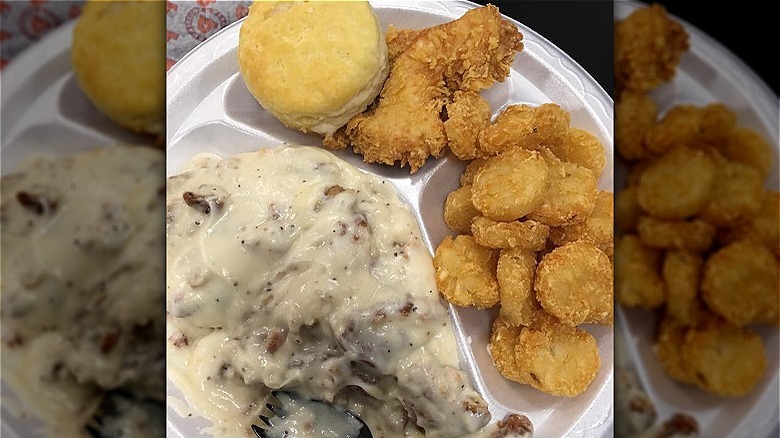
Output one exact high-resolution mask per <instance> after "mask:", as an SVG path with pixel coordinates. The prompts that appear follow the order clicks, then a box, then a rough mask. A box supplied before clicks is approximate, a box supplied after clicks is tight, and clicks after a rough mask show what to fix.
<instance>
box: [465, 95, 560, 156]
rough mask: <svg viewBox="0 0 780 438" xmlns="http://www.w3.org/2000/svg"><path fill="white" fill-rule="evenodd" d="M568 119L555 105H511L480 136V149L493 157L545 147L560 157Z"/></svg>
mask: <svg viewBox="0 0 780 438" xmlns="http://www.w3.org/2000/svg"><path fill="white" fill-rule="evenodd" d="M570 121H571V116H570V115H569V113H568V111H566V110H564V109H563V108H561V107H560V106H559V105H557V104H554V103H545V104H542V105H539V106H531V105H510V106H508V107H506V108H505V109H504V110H503V111H502V112H501V113H500V114H499V115H498V116H497V117H496V119H495V121H494V122H493V124H492V125H490V126H489V127H487V128H485V129H484V130H482V132H481V133H480V134H479V149H480V150H481V151H482V152H483V153H484V154H486V155H496V154H501V153H503V152H506V151H508V150H510V149H512V148H516V147H521V148H524V149H529V150H541V149H540V148H547V149H549V150H551V151H552V152H553V153H555V154H556V155H557V156H559V157H561V156H562V152H563V144H564V142H565V140H566V134H567V132H568V129H569V123H570Z"/></svg>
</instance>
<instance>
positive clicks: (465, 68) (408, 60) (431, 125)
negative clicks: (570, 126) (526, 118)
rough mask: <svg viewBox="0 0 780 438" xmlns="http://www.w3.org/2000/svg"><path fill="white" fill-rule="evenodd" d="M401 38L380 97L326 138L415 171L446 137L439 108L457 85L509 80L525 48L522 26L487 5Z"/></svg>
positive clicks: (473, 87) (329, 143) (467, 87)
mask: <svg viewBox="0 0 780 438" xmlns="http://www.w3.org/2000/svg"><path fill="white" fill-rule="evenodd" d="M395 38H401V41H398V42H397V44H395V47H394V48H393V49H392V50H391V51H390V52H391V56H393V58H392V61H391V63H390V73H389V76H388V78H387V80H386V81H385V83H384V86H383V88H382V91H381V92H380V95H379V99H378V100H377V101H376V102H374V103H373V104H372V105H370V106H369V107H368V108H367V109H366V111H364V112H363V113H361V114H358V115H356V116H355V117H353V118H352V119H350V121H349V122H348V123H347V124H346V126H345V127H344V128H343V129H342V130H340V131H339V132H338V134H336V135H331V136H326V139H325V141H324V142H323V144H324V145H325V146H326V147H330V148H334V147H335V148H338V147H346V146H352V149H353V150H354V151H355V152H356V153H359V154H361V155H363V160H364V161H365V162H368V163H384V164H388V165H393V164H395V163H397V162H399V163H400V165H401V167H404V166H406V165H407V164H408V165H409V167H410V171H411V172H412V173H414V172H416V171H417V170H418V169H419V168H420V167H421V166H422V165H423V164H424V163H425V161H426V160H427V159H428V158H429V157H431V156H433V157H438V156H440V155H441V154H442V152H443V150H444V148H445V146H446V145H447V135H446V133H445V130H444V122H443V121H442V119H441V116H440V115H441V113H442V109H443V108H444V105H445V104H446V103H447V102H449V101H450V98H451V95H452V93H454V92H455V91H457V90H461V91H473V92H478V91H480V90H483V89H486V88H488V87H490V86H491V85H492V84H493V83H495V82H497V81H501V80H503V79H504V78H505V77H506V76H507V75H508V74H509V68H510V66H511V64H512V61H513V60H514V56H515V53H516V52H518V51H520V50H522V48H523V43H522V34H521V33H520V32H519V31H518V29H517V26H515V25H514V24H512V23H511V22H509V21H507V20H504V19H503V18H502V17H501V14H500V13H499V11H498V8H496V7H495V6H492V5H488V6H485V7H481V8H475V9H472V10H469V11H467V12H466V13H465V14H463V16H462V17H460V18H459V19H457V20H454V21H450V22H447V23H443V24H441V25H438V26H433V27H429V28H427V29H423V30H422V31H420V32H419V34H417V35H416V36H415V34H396V35H395ZM402 47H405V49H404V50H402V51H399V49H400V48H402ZM445 84H446V86H445Z"/></svg>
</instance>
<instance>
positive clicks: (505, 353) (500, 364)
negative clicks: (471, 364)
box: [488, 317, 528, 384]
mask: <svg viewBox="0 0 780 438" xmlns="http://www.w3.org/2000/svg"><path fill="white" fill-rule="evenodd" d="M519 339H520V327H513V326H512V325H511V324H509V323H507V322H506V321H504V320H503V319H502V318H501V317H498V318H496V319H495V320H494V321H493V326H492V328H491V330H490V341H489V342H488V351H489V352H490V357H491V358H493V363H494V364H496V368H497V369H498V372H499V373H501V375H502V376H504V377H506V378H507V379H509V380H511V381H513V382H519V383H526V384H527V383H528V376H527V375H523V374H522V373H521V372H520V367H519V366H518V364H517V359H516V357H515V348H516V345H517V341H518V340H519Z"/></svg>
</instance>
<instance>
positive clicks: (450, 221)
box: [444, 185, 480, 234]
mask: <svg viewBox="0 0 780 438" xmlns="http://www.w3.org/2000/svg"><path fill="white" fill-rule="evenodd" d="M479 215H480V213H479V210H477V209H476V207H474V204H473V203H472V202H471V186H470V185H467V186H463V187H460V188H458V189H457V190H454V191H452V192H450V194H449V195H447V199H446V200H445V201H444V222H445V223H447V226H448V227H450V229H451V230H452V231H455V232H456V233H459V234H471V220H472V219H474V218H475V217H477V216H479Z"/></svg>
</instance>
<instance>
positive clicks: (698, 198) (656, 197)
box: [637, 147, 717, 219]
mask: <svg viewBox="0 0 780 438" xmlns="http://www.w3.org/2000/svg"><path fill="white" fill-rule="evenodd" d="M716 175H717V171H716V168H715V161H714V159H713V158H712V156H711V155H710V154H708V153H707V152H705V151H702V150H698V149H692V148H687V147H680V148H677V149H673V150H672V151H670V152H669V153H667V154H666V155H664V156H662V157H661V158H659V159H658V160H656V161H654V162H653V163H652V164H650V165H649V166H648V167H647V169H645V170H644V171H643V172H642V176H641V177H640V179H639V185H638V186H637V187H638V192H637V200H638V201H639V206H640V207H642V209H643V210H645V211H646V212H648V213H650V214H651V215H653V216H655V217H658V218H662V219H685V218H687V217H690V216H693V215H695V214H697V213H698V212H699V211H701V210H702V209H704V208H705V207H706V206H707V204H709V203H710V201H711V200H712V198H713V192H714V188H715V177H716Z"/></svg>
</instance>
